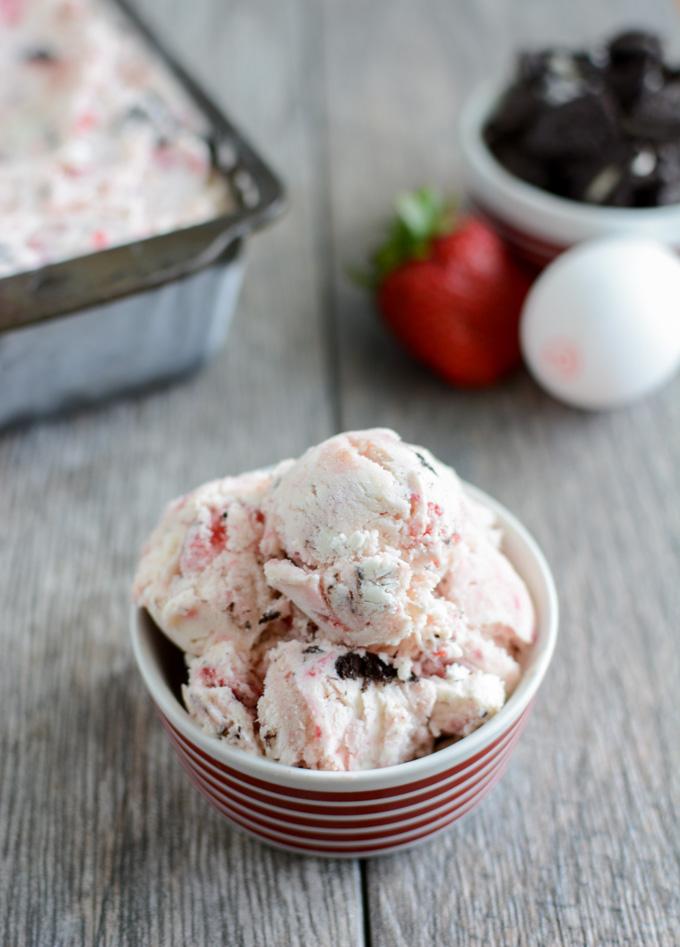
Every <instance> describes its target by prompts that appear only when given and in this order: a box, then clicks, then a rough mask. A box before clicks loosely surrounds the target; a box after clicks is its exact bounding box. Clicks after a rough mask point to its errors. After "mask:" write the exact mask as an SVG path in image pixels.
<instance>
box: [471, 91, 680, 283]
mask: <svg viewBox="0 0 680 947" xmlns="http://www.w3.org/2000/svg"><path fill="white" fill-rule="evenodd" d="M501 92H502V87H501V86H499V85H497V84H494V83H491V84H485V85H482V86H480V87H479V88H478V89H477V90H476V91H475V92H473V94H472V95H471V96H470V97H469V98H468V100H467V102H466V103H465V105H464V106H463V110H462V113H461V116H460V122H459V132H460V147H461V155H462V159H463V172H464V177H465V185H466V188H467V191H468V195H469V198H470V201H471V203H472V204H473V206H474V207H475V208H476V209H477V210H478V211H480V212H481V213H482V214H483V215H484V216H486V217H487V218H488V219H489V220H490V222H491V223H492V224H493V225H494V227H495V229H496V230H497V231H498V233H500V235H501V236H502V237H504V238H505V239H506V240H507V241H508V243H509V244H511V245H512V246H513V247H514V249H515V250H516V251H517V253H518V254H519V255H520V256H522V257H523V258H524V259H525V260H527V261H528V262H530V263H532V264H534V265H536V266H539V267H543V266H545V265H546V264H547V263H550V262H551V260H553V259H555V257H557V256H558V255H559V254H560V253H561V252H562V251H563V250H566V249H567V248H568V247H571V246H573V245H574V244H576V243H581V242H582V241H584V240H594V239H597V238H599V237H611V236H637V237H650V238H651V239H653V240H660V241H661V242H662V243H665V244H668V245H669V246H672V247H675V248H676V249H678V250H680V204H669V205H667V206H665V207H597V206H595V205H593V204H584V203H581V202H579V201H571V200H567V199H566V198H564V197H558V196H557V195H555V194H550V193H548V191H543V190H541V189H540V188H538V187H534V186H533V185H532V184H528V183H527V182H526V181H522V180H521V179H520V178H518V177H515V175H514V174H511V173H510V172H509V171H506V169H505V168H504V167H503V166H502V165H501V164H500V163H499V162H498V161H497V160H496V158H495V157H494V156H493V154H492V153H491V151H490V150H489V148H488V147H487V146H486V143H485V141H484V136H483V130H484V126H485V125H486V121H487V119H488V117H489V115H490V114H491V112H492V110H493V107H494V105H495V103H496V102H497V101H498V99H499V98H500V95H501Z"/></svg>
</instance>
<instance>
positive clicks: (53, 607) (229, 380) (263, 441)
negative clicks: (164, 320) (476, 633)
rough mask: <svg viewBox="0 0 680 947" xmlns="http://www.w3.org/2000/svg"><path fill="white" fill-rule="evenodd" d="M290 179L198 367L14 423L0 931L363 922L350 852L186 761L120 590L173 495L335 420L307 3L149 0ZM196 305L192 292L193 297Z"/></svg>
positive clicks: (204, 935) (7, 487) (6, 526)
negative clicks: (256, 818)
mask: <svg viewBox="0 0 680 947" xmlns="http://www.w3.org/2000/svg"><path fill="white" fill-rule="evenodd" d="M142 6H143V8H144V9H145V11H146V12H147V13H148V14H149V16H150V18H151V19H152V20H153V21H154V22H155V23H156V24H157V25H158V27H159V28H160V29H161V30H162V31H163V32H164V33H165V34H166V35H167V36H168V38H169V39H170V41H171V43H172V44H173V45H174V46H175V47H176V48H177V49H178V50H179V51H180V53H181V54H182V56H183V57H184V59H185V61H187V62H188V63H189V64H191V65H192V66H195V67H196V69H197V71H198V72H199V73H200V74H201V76H202V78H204V79H205V80H206V81H207V82H208V84H209V86H210V88H211V89H212V90H213V91H214V92H215V93H216V95H217V97H218V98H219V99H220V100H221V101H222V102H223V103H224V105H225V106H226V107H228V108H229V109H230V110H231V111H232V113H233V114H234V115H235V116H236V118H237V119H239V120H240V121H242V123H243V125H244V126H246V128H247V130H248V131H249V132H250V133H251V134H252V135H253V137H254V138H255V139H257V141H258V143H259V144H261V146H262V147H263V149H264V150H265V151H266V152H267V153H268V154H269V155H271V156H272V159H273V161H274V162H275V163H276V164H277V166H278V167H279V168H280V170H281V172H282V173H283V174H284V175H285V177H286V178H287V179H288V181H289V182H290V186H291V192H292V197H293V201H292V207H291V212H290V213H289V215H288V216H287V218H286V219H285V221H283V222H282V223H281V224H280V225H277V227H275V228H274V229H272V230H271V232H270V233H268V234H266V235H263V236H262V237H261V238H258V239H257V241H256V242H255V243H254V244H253V246H252V254H251V260H250V270H249V274H248V277H247V282H246V288H245V296H244V298H243V301H242V305H241V306H240V308H239V311H238V315H237V319H236V323H235V325H234V327H233V330H232V334H231V337H230V340H229V342H228V347H227V349H226V351H225V352H224V354H223V355H222V356H220V357H219V359H218V360H217V361H216V362H215V363H214V364H213V365H212V366H211V367H209V368H208V369H207V370H206V372H205V373H204V374H201V375H200V376H197V377H195V378H193V379H191V380H189V381H187V382H185V383H183V384H181V385H180V386H177V387H173V388H168V389H164V390H162V391H159V392H157V393H155V394H151V395H147V396H144V397H142V398H141V399H139V400H136V399H130V400H127V401H124V402H122V403H118V404H115V405H112V406H109V407H103V408H101V409H98V410H93V411H84V412H80V413H79V414H77V415H75V416H72V417H70V418H68V419H65V420H59V421H53V422H46V423H41V424H38V425H36V426H34V427H32V428H30V429H26V430H20V431H15V432H13V433H10V434H5V435H4V436H3V437H2V439H0V523H1V524H2V526H1V529H0V535H1V539H0V543H1V545H2V556H1V558H2V568H1V569H0V601H2V603H3V616H2V620H1V621H0V635H1V636H2V641H3V659H2V661H1V662H0V678H1V684H0V692H1V693H2V695H3V705H4V708H5V710H4V714H3V718H4V719H3V726H2V728H0V760H2V764H1V765H0V807H1V809H2V817H1V818H0V846H1V851H2V858H1V860H0V902H1V903H2V905H3V911H2V918H1V919H0V943H2V944H3V945H7V947H27V945H41V947H43V945H44V947H57V945H68V947H72V945H77V944H101V945H126V944H140V945H141V944H144V945H151V944H153V945H178V947H179V945H182V947H184V945H192V947H193V945H200V944H206V945H207V944H209V945H215V944H229V945H252V947H260V945H262V944H272V945H276V944H292V945H305V944H312V943H313V944H325V945H333V947H335V945H347V944H356V943H357V942H358V940H359V929H360V925H361V916H360V895H359V884H358V871H357V867H356V866H355V865H354V864H352V863H333V862H328V863H326V862H321V861H316V860H313V859H301V858H296V857H293V856H287V855H285V854H281V853H277V852H274V851H271V850H268V849H266V848H264V847H262V846H260V845H259V844H258V843H256V842H254V841H251V840H249V839H247V838H245V837H243V836H241V835H238V834H237V833H236V832H234V831H232V830H231V829H230V828H229V827H228V825H227V824H226V822H224V821H223V820H222V819H221V817H220V816H219V815H218V814H217V813H214V812H213V811H212V810H211V809H209V807H208V806H207V805H206V804H205V802H204V801H203V800H202V799H201V798H200V797H198V796H197V795H196V794H195V792H194V790H193V789H192V788H191V786H190V785H189V783H188V781H187V780H186V778H185V776H184V774H183V773H182V771H181V770H180V768H179V767H178V765H177V764H176V762H175V760H174V758H173V756H172V753H171V750H170V748H169V746H168V745H167V741H166V740H165V738H164V735H163V733H162V730H161V728H160V725H159V723H158V721H157V719H156V718H155V715H154V714H153V711H152V708H151V705H150V703H149V702H148V700H147V699H146V696H145V693H144V691H143V687H142V685H141V682H140V681H139V680H138V677H137V674H136V672H135V670H134V668H133V665H132V659H131V653H130V648H129V645H128V638H127V628H126V621H127V601H128V587H129V580H130V574H131V571H132V569H133V566H134V560H135V556H136V550H137V547H138V546H139V544H140V542H141V540H142V538H143V536H144V534H145V533H146V532H147V531H148V529H149V528H150V527H151V525H152V524H153V522H154V520H155V518H156V516H157V514H158V512H159V509H160V506H161V504H162V503H163V502H165V500H167V499H169V498H170V497H171V496H173V495H175V494H177V493H178V492H181V491H183V490H185V489H187V488H189V487H190V486H192V485H193V484H196V483H198V482H201V481H203V480H205V479H208V478H210V477H213V476H217V475H220V474H223V473H226V472H229V471H238V470H241V469H247V468H249V467H253V466H257V465H261V464H266V463H269V462H271V461H274V460H276V459H278V458H279V457H281V456H284V455H287V454H292V453H297V452H299V451H301V450H302V449H303V448H304V447H305V446H307V444H309V443H310V442H312V441H316V440H319V439H320V438H323V437H324V436H326V435H328V434H329V433H330V432H331V430H332V427H333V407H332V405H333V397H332V390H331V386H330V384H329V382H328V380H327V379H328V374H327V372H326V361H327V352H326V341H325V323H324V317H323V314H322V309H321V307H320V306H319V298H320V292H321V289H320V282H319V276H318V272H319V269H318V249H317V248H318V234H317V228H318V217H317V214H316V210H315V205H314V196H315V194H316V192H317V191H318V188H319V174H318V159H317V154H316V141H315V137H314V129H313V127H312V120H311V118H310V115H309V114H308V112H307V111H306V109H305V108H304V107H303V104H304V101H305V98H306V96H307V95H308V83H307V68H308V63H309V58H310V55H311V53H312V51H313V49H314V45H313V42H312V40H313V37H312V36H311V34H310V32H309V28H308V24H307V18H306V15H305V5H304V4H301V3H289V4H285V5H280V6H279V5H276V4H274V3H271V4H268V5H267V7H266V8H265V7H262V8H256V7H255V5H250V4H245V3H237V4H233V5H230V6H229V9H228V10H227V9H226V8H225V7H224V5H223V4H222V3H221V2H220V0H214V2H210V3H208V2H204V3H201V4H184V3H180V2H173V0H146V2H145V3H144V4H142ZM190 316H191V314H190V313H187V317H188V318H190Z"/></svg>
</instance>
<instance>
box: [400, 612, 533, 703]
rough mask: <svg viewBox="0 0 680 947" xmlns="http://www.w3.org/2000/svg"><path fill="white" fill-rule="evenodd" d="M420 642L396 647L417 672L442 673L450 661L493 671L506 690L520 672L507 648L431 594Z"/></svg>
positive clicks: (408, 641)
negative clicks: (417, 645) (414, 645)
mask: <svg viewBox="0 0 680 947" xmlns="http://www.w3.org/2000/svg"><path fill="white" fill-rule="evenodd" d="M420 640H421V642H422V646H421V647H420V648H417V649H416V648H414V647H413V646H412V639H408V640H407V641H406V642H404V644H403V645H402V646H401V647H400V648H399V650H398V652H397V653H398V654H399V655H400V656H404V657H409V658H410V659H411V660H412V662H413V665H414V667H415V668H416V671H417V673H419V674H424V675H426V676H430V675H436V676H442V675H445V674H446V673H447V672H448V669H449V668H450V666H451V665H453V664H460V665H463V666H465V667H468V668H471V669H474V670H478V671H483V672H485V673H487V674H493V675H494V676H495V677H496V678H498V679H499V680H501V681H502V682H503V684H504V685H505V688H506V690H507V693H508V694H510V693H512V691H513V690H514V688H515V686H516V685H517V682H518V681H519V678H520V675H521V667H520V664H519V662H518V661H517V659H516V658H515V657H513V655H512V654H510V653H509V651H508V650H507V649H506V648H505V647H504V646H503V644H499V643H498V642H496V641H494V640H493V639H491V638H489V637H487V636H486V635H485V634H484V632H483V630H482V629H481V628H480V627H479V626H477V625H475V624H473V623H471V622H470V620H469V617H468V616H467V615H466V613H465V612H464V611H462V610H461V609H460V608H459V607H458V606H457V605H455V604H454V603H453V602H449V601H447V600H446V599H444V598H440V597H438V596H432V597H431V601H430V605H429V608H428V609H427V623H426V625H425V628H424V629H423V632H422V634H421V636H420Z"/></svg>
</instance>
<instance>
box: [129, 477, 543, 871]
mask: <svg viewBox="0 0 680 947" xmlns="http://www.w3.org/2000/svg"><path fill="white" fill-rule="evenodd" d="M467 489H468V490H469V492H470V493H471V494H472V495H473V496H474V497H475V498H476V499H478V500H480V501H481V502H482V503H484V504H486V505H487V506H489V507H490V508H491V509H492V510H494V511H495V513H496V514H497V516H498V519H499V521H500V523H501V525H502V527H503V529H504V533H505V541H504V549H505V552H506V553H507V555H508V556H509V558H510V559H511V560H512V562H513V563H514V565H515V567H516V568H517V570H518V571H519V572H520V574H521V575H522V576H523V578H524V580H525V581H526V583H527V585H528V587H529V589H530V591H531V594H532V597H533V600H534V604H535V607H536V612H537V616H538V622H537V632H538V633H537V639H536V643H535V645H534V646H533V648H532V653H531V655H530V658H529V660H528V664H527V668H526V670H525V673H524V675H523V677H522V680H521V682H520V684H519V685H518V687H517V689H516V690H515V692H514V693H513V695H512V696H511V697H510V699H509V700H508V702H507V703H506V705H505V706H504V707H503V708H502V710H501V711H500V712H499V713H498V714H496V716H495V717H493V718H491V720H489V722H488V723H486V724H484V725H483V726H482V727H481V728H480V729H479V730H476V731H475V732H474V733H472V734H471V735H470V736H468V737H465V738H464V739H463V740H460V741H459V742H457V743H453V744H451V745H450V746H446V747H444V748H443V749H440V750H438V751H436V752H434V753H431V754H430V755H429V756H426V757H423V758H422V759H419V760H413V761H412V762H410V763H401V764H399V765H397V766H389V767H385V768H384V769H374V770H366V771H363V772H357V773H329V772H317V771H313V770H302V769H295V768H293V767H290V766H283V765H281V764H279V763H274V762H271V761H269V760H265V759H260V758H258V757H255V756H252V755H250V754H248V753H245V752H243V751H242V750H236V749H232V748H231V747H229V746H227V745H225V744H224V743H221V742H220V741H219V740H217V739H216V738H215V737H212V736H209V735H208V734H207V733H204V732H203V731H202V730H201V729H200V728H199V727H198V726H197V725H196V724H195V723H194V722H193V721H192V720H191V719H190V718H189V715H188V714H187V712H186V711H185V709H184V707H183V706H182V704H181V703H180V701H179V699H178V696H177V695H178V693H179V683H180V682H181V680H182V678H183V662H182V657H181V654H180V652H179V651H178V650H177V649H176V648H175V646H174V645H172V644H171V643H170V642H169V641H168V640H167V639H166V638H165V636H164V635H163V634H162V633H161V632H160V631H158V629H157V628H156V627H155V625H154V624H153V622H151V621H150V620H149V619H148V617H147V615H146V613H145V612H143V611H141V610H137V609H134V610H133V613H132V619H131V632H132V643H133V648H134V654H135V658H136V660H137V664H138V666H139V669H140V671H141V673H142V677H143V678H144V681H145V683H146V686H147V688H148V690H149V693H150V694H151V697H152V698H153V701H154V702H155V704H156V707H157V708H158V711H159V713H160V718H161V722H162V724H163V726H164V727H165V730H166V732H167V734H168V737H169V738H170V741H171V743H172V745H173V747H174V749H175V751H176V753H177V757H178V759H179V762H180V763H181V765H182V766H183V767H184V769H185V770H186V772H187V774H188V776H189V778H190V779H191V781H192V782H193V783H194V785H195V786H196V788H197V789H198V790H199V791H200V792H201V793H203V795H204V796H205V797H206V799H208V801H209V802H211V803H212V804H213V805H214V806H215V807H216V808H217V809H219V810H220V812H222V813H223V814H224V815H225V816H226V817H227V818H228V819H229V820H230V821H231V822H232V823H233V824H234V825H236V826H238V827H240V828H241V829H243V830H245V831H246V832H248V833H250V834H251V835H254V836H256V837H257V838H259V839H261V840H262V841H264V842H268V843H269V844H271V845H275V846H278V847H280V848H285V849H288V850H291V851H295V852H299V853H301V854H310V855H325V856H329V857H348V858H349V857H366V856H372V855H381V854H387V853H389V852H393V851H397V850H399V849H404V848H410V847H412V846H414V845H417V844H419V843H420V842H423V841H425V840H427V839H430V838H432V837H433V836H434V835H436V834H437V833H439V832H442V831H444V829H446V828H448V827H450V826H451V825H452V824H453V823H454V822H456V821H457V820H458V819H460V818H461V817H462V816H464V815H466V813H468V812H470V811H471V810H472V809H473V808H474V807H475V806H476V805H478V804H479V803H480V802H481V800H482V799H483V798H484V797H485V796H486V794H487V793H488V792H489V791H490V790H491V788H492V787H493V786H494V785H495V784H496V783H497V782H498V780H499V779H500V777H501V776H502V775H503V772H504V771H505V768H506V766H507V764H508V761H509V759H510V756H511V754H512V750H513V748H514V746H515V744H516V743H517V740H518V739H519V736H520V734H521V732H522V730H523V728H524V726H525V724H526V721H527V718H528V716H529V713H530V710H531V706H532V702H533V699H534V697H535V695H536V691H537V690H538V687H539V685H540V683H541V681H542V679H543V677H544V675H545V672H546V670H547V668H548V664H549V662H550V658H551V656H552V653H553V649H554V646H555V639H556V637H557V610H558V609H557V596H556V593H555V587H554V583H553V579H552V576H551V574H550V570H549V568H548V565H547V564H546V561H545V559H544V558H543V555H542V553H541V551H540V549H539V548H538V546H537V545H536V543H535V542H534V540H533V539H532V538H531V536H530V535H529V534H528V533H527V531H526V530H525V529H524V527H523V526H522V525H521V524H520V523H518V521H517V520H516V519H515V518H514V517H513V516H511V514H510V513H508V511H507V510H505V509H504V508H503V507H502V506H501V505H500V504H499V503H496V502H495V501H494V500H492V499H490V498H489V497H487V496H486V495H485V494H483V493H481V491H479V490H476V489H474V488H472V487H468V488H467Z"/></svg>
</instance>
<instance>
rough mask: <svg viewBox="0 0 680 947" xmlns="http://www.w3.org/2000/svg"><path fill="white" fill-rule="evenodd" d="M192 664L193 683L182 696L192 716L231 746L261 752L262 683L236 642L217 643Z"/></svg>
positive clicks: (214, 641) (215, 641) (190, 671)
mask: <svg viewBox="0 0 680 947" xmlns="http://www.w3.org/2000/svg"><path fill="white" fill-rule="evenodd" d="M188 664H189V683H188V684H185V685H184V686H183V687H182V697H183V698H184V703H185V706H186V708H187V710H188V711H189V714H190V715H191V717H192V718H193V719H194V720H195V721H196V722H197V723H198V724H199V725H200V726H201V727H203V729H204V730H206V731H207V732H208V733H211V734H213V736H216V737H221V738H222V739H223V740H225V741H226V742H227V743H229V744H230V745H231V746H235V747H238V748H239V749H241V750H248V751H249V752H251V753H260V752H261V751H260V746H259V743H258V740H257V737H256V734H255V705H256V703H257V698H258V696H259V690H260V688H259V682H258V681H257V679H256V678H255V676H254V675H253V673H252V671H251V669H250V665H249V662H248V661H247V660H246V659H245V658H244V656H243V654H242V653H241V652H240V651H239V649H238V648H237V647H236V646H235V645H234V643H233V641H229V640H228V639H224V638H222V639H217V640H213V641H212V642H211V643H210V645H209V647H208V648H207V649H206V650H205V652H204V653H203V654H202V655H201V656H200V657H191V658H189V660H188Z"/></svg>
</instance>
